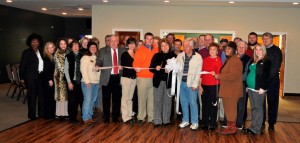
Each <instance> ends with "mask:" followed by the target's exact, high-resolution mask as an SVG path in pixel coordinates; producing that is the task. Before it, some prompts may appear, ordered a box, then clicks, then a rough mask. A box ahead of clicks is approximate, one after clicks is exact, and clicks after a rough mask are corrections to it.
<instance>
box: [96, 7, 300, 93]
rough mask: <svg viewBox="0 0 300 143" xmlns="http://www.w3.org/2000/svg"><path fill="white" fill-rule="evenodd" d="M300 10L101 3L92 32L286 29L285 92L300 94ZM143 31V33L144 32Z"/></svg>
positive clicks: (240, 33) (243, 33)
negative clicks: (105, 4)
mask: <svg viewBox="0 0 300 143" xmlns="http://www.w3.org/2000/svg"><path fill="white" fill-rule="evenodd" d="M299 25H300V9H298V8H265V7H212V6H203V7H202V6H100V5H94V6H93V8H92V34H93V35H94V36H96V37H99V38H100V39H101V46H104V40H103V39H104V36H105V35H106V34H111V33H112V29H113V28H128V29H143V32H144V33H146V32H148V31H150V32H152V33H153V34H154V35H160V33H159V32H160V29H176V30H220V31H236V36H239V37H241V38H242V39H247V35H248V34H249V32H251V31H255V32H264V31H269V32H286V33H287V51H286V77H285V93H300V88H299V85H300V74H299V73H300V64H299V61H300V56H299V54H300V46H299V39H300V36H299V35H300V26H299ZM144 33H143V34H144Z"/></svg>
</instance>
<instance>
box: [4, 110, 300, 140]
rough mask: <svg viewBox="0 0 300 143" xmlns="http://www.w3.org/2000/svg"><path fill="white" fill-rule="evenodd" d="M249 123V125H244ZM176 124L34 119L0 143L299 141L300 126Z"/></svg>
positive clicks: (100, 119)
mask: <svg viewBox="0 0 300 143" xmlns="http://www.w3.org/2000/svg"><path fill="white" fill-rule="evenodd" d="M247 124H249V122H247ZM177 126H178V123H176V124H175V125H173V126H170V127H163V128H155V127H154V125H153V124H152V123H145V124H144V125H143V126H141V127H139V126H138V125H137V124H134V125H132V126H131V125H128V124H124V123H118V124H116V123H110V124H105V123H104V122H103V121H102V118H101V117H100V115H98V117H97V118H96V123H94V124H93V125H84V124H82V123H76V124H74V123H73V124H72V123H70V122H69V121H68V120H64V121H61V120H45V119H37V120H34V121H28V122H25V123H23V124H20V125H18V126H15V127H13V128H10V129H8V130H4V131H2V132H0V143H18V142H22V143H23V142H56V143H57V142H58V143H67V142H72V143H75V142H79V143H87V142H92V143H96V142H105V143H107V142H108V143H111V142H120V143H125V142H139V143H140V142H149V143H153V142H158V143H162V142H163V143H165V142H166V143H171V142H181V143H191V142H197V143H199V142H201V143H205V142H211V143H216V142H219V143H226V142H228V143H247V142H249V143H265V142H270V143H275V142H278V143H296V142H300V123H283V122H279V123H277V124H276V126H275V129H276V131H275V132H268V131H267V129H265V131H264V132H263V134H262V135H256V136H254V135H248V134H245V133H242V132H240V133H238V134H236V135H228V136H224V135H220V134H219V129H218V130H216V131H214V132H208V131H202V130H199V131H191V130H190V129H189V128H185V129H179V128H177Z"/></svg>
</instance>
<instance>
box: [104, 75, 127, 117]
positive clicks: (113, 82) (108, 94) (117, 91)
mask: <svg viewBox="0 0 300 143" xmlns="http://www.w3.org/2000/svg"><path fill="white" fill-rule="evenodd" d="M102 97H103V101H102V102H103V113H104V118H106V119H107V118H109V117H110V101H111V98H112V116H113V118H114V119H117V118H118V117H119V116H120V108H121V98H122V88H121V84H120V75H110V78H109V82H108V84H107V86H104V85H103V86H102Z"/></svg>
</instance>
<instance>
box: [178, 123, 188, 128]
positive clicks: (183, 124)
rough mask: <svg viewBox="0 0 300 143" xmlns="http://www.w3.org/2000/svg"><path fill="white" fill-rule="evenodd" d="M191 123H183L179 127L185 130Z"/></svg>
mask: <svg viewBox="0 0 300 143" xmlns="http://www.w3.org/2000/svg"><path fill="white" fill-rule="evenodd" d="M189 124H190V123H189V122H181V123H180V124H179V127H180V128H185V127H186V126H188V125H189Z"/></svg>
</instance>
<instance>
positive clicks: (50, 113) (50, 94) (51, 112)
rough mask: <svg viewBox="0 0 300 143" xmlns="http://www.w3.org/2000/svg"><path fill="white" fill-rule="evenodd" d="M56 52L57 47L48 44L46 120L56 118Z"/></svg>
mask: <svg viewBox="0 0 300 143" xmlns="http://www.w3.org/2000/svg"><path fill="white" fill-rule="evenodd" d="M54 51H55V45H54V43H53V42H47V43H46V45H45V48H44V71H45V72H44V76H43V87H44V98H43V99H44V103H45V104H44V110H45V118H46V119H54V118H55V100H54V82H53V75H54V69H55V64H54Z"/></svg>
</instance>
